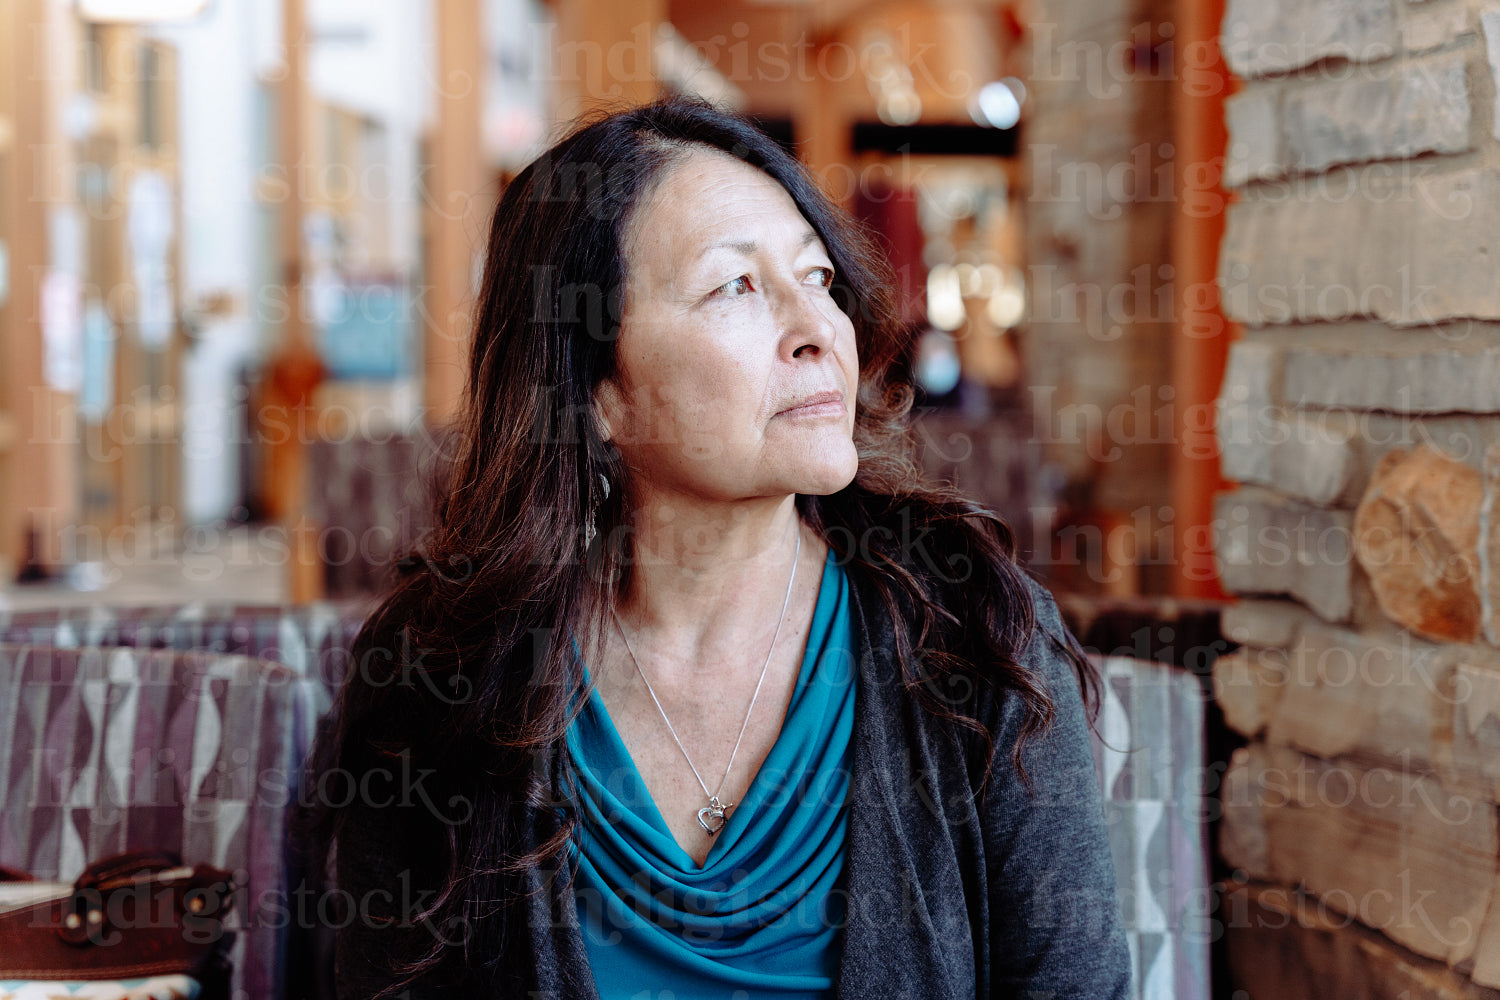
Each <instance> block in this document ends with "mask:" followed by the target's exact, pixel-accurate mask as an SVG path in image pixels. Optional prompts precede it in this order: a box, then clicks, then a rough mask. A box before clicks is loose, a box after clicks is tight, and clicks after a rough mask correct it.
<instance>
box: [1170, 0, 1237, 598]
mask: <svg viewBox="0 0 1500 1000" xmlns="http://www.w3.org/2000/svg"><path fill="white" fill-rule="evenodd" d="M1223 17H1224V0H1204V2H1202V3H1185V4H1179V5H1178V6H1177V17H1176V32H1177V33H1176V38H1175V40H1174V41H1175V44H1176V51H1178V52H1187V51H1192V49H1193V48H1194V47H1202V51H1203V52H1204V53H1207V54H1208V55H1209V56H1210V57H1211V58H1208V59H1204V60H1199V61H1197V66H1198V67H1201V68H1191V69H1185V70H1184V71H1183V72H1182V73H1180V74H1179V75H1178V78H1177V82H1176V91H1175V93H1174V94H1173V106H1172V118H1173V122H1172V126H1173V128H1172V131H1173V136H1172V141H1173V144H1174V145H1175V146H1176V147H1177V152H1176V157H1175V159H1174V163H1175V164H1176V166H1175V178H1174V179H1175V181H1176V190H1177V191H1178V192H1179V193H1178V197H1177V204H1176V215H1175V217H1174V218H1173V221H1172V265H1173V267H1174V268H1175V273H1174V280H1175V282H1176V285H1177V287H1176V296H1177V323H1176V329H1175V330H1174V331H1173V338H1172V385H1173V387H1174V388H1175V389H1176V396H1175V401H1176V404H1177V411H1176V433H1175V435H1174V440H1175V441H1176V447H1175V448H1174V449H1173V451H1172V506H1173V510H1174V514H1175V519H1174V522H1173V530H1174V532H1175V538H1174V542H1175V549H1176V555H1177V559H1176V563H1175V570H1176V573H1175V581H1174V586H1173V592H1174V593H1175V594H1176V595H1177V596H1178V597H1223V596H1224V592H1223V590H1222V588H1221V587H1220V586H1219V581H1218V574H1217V570H1216V567H1215V564H1214V552H1213V538H1212V532H1211V531H1209V530H1207V529H1208V528H1209V527H1210V526H1211V525H1212V524H1213V508H1214V494H1215V493H1216V492H1218V491H1219V490H1220V489H1222V488H1223V486H1224V485H1225V484H1224V481H1223V479H1222V478H1221V477H1220V474H1219V454H1218V447H1217V446H1216V444H1215V441H1214V436H1213V431H1212V429H1210V430H1208V431H1207V432H1205V431H1204V429H1203V426H1202V423H1201V421H1196V420H1194V419H1192V418H1193V417H1194V416H1195V415H1196V414H1198V413H1203V412H1212V411H1211V409H1207V410H1206V409H1205V408H1211V407H1212V406H1213V405H1214V400H1215V399H1216V398H1217V396H1218V392H1219V384H1220V382H1222V381H1223V379H1224V365H1225V361H1226V358H1227V357H1228V352H1229V342H1230V340H1231V339H1232V333H1233V331H1232V329H1231V327H1230V324H1229V322H1228V321H1227V320H1226V319H1225V318H1224V315H1223V313H1222V312H1221V311H1220V309H1219V303H1218V294H1217V288H1218V286H1217V285H1216V284H1215V275H1216V272H1217V270H1218V265H1219V244H1220V242H1221V241H1222V239H1223V237H1224V212H1223V211H1222V209H1221V210H1220V211H1219V212H1217V213H1211V214H1205V213H1203V212H1202V211H1201V208H1202V206H1204V205H1207V204H1218V205H1220V206H1225V207H1227V203H1228V196H1227V195H1226V194H1225V193H1224V192H1223V190H1222V189H1221V188H1220V186H1219V168H1217V167H1215V168H1214V169H1212V170H1200V169H1197V168H1199V167H1200V166H1201V165H1205V164H1215V163H1218V164H1222V163H1223V162H1224V159H1223V158H1224V150H1225V148H1226V147H1227V145H1228V137H1227V134H1226V132H1225V129H1224V98H1225V97H1227V96H1228V95H1229V93H1230V91H1231V88H1232V87H1233V80H1232V79H1231V77H1230V75H1229V71H1228V69H1227V68H1226V67H1225V65H1224V61H1223V59H1222V58H1221V56H1220V54H1219V23H1220V22H1221V20H1222V19H1223ZM1190 208H1192V209H1194V210H1195V211H1193V213H1192V214H1189V209H1190ZM1205 288H1206V289H1211V290H1213V294H1212V296H1211V297H1212V299H1213V301H1212V302H1204V301H1201V297H1200V296H1198V295H1195V294H1192V293H1193V292H1194V291H1195V290H1198V289H1205ZM1205 331H1208V333H1207V334H1205Z"/></svg>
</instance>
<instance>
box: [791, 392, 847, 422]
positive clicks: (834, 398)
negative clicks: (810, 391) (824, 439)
mask: <svg viewBox="0 0 1500 1000" xmlns="http://www.w3.org/2000/svg"><path fill="white" fill-rule="evenodd" d="M843 413H844V394H843V393H842V392H820V393H818V394H817V395H815V396H809V397H808V398H807V399H806V400H804V401H803V402H801V403H798V404H796V405H794V406H789V407H787V408H786V409H784V410H782V411H781V412H780V413H778V414H777V416H779V417H825V416H842V415H843Z"/></svg>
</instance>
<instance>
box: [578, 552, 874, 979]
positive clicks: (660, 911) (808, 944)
mask: <svg viewBox="0 0 1500 1000" xmlns="http://www.w3.org/2000/svg"><path fill="white" fill-rule="evenodd" d="M576 648H577V647H576V645H575V649H576ZM857 649H858V646H857V638H856V636H855V635H854V630H853V621H852V616H851V613H850V604H849V592H848V580H847V579H846V577H845V575H844V571H843V569H842V568H841V567H840V566H839V565H838V564H837V563H836V562H835V561H834V558H833V554H832V552H830V553H829V556H828V558H827V559H826V560H825V562H824V567H823V576H822V580H821V582H820V583H819V589H818V600H817V604H816V607H815V610H814V612H813V620H812V628H811V631H810V632H809V634H808V640H807V651H806V653H805V654H804V655H803V658H802V667H801V670H800V672H799V674H798V677H797V684H796V687H795V689H794V690H793V693H792V699H791V704H790V705H789V707H788V709H787V714H786V719H785V721H784V722H783V724H782V729H781V734H780V735H779V736H778V737H777V740H776V744H775V746H773V747H772V749H771V752H770V754H769V756H767V757H766V759H765V761H764V763H762V765H761V767H760V770H759V771H758V772H756V775H755V778H754V780H753V782H752V783H751V786H750V789H749V791H748V792H747V793H746V795H745V797H744V799H743V800H742V801H741V802H739V803H738V804H736V805H735V807H734V808H733V809H731V810H730V811H729V813H728V814H727V816H726V818H725V821H724V826H723V828H722V829H721V830H720V831H719V833H718V834H717V836H716V837H715V838H714V843H713V846H712V848H711V849H710V850H709V853H708V857H707V859H706V861H705V864H704V866H703V867H702V868H699V867H698V866H697V863H696V862H694V861H693V859H692V858H691V857H689V855H688V853H687V852H686V851H684V850H683V849H682V847H681V845H679V844H678V843H677V840H676V838H674V837H673V836H672V833H671V831H670V830H669V829H668V828H667V824H666V822H665V821H664V820H663V819H662V816H661V813H660V812H659V811H658V810H657V807H656V803H655V802H654V801H652V798H651V794H650V792H649V791H648V789H647V788H646V784H645V781H644V780H643V779H642V778H641V775H640V772H639V771H638V770H637V769H636V767H635V764H634V762H633V761H632V759H631V757H630V753H629V751H628V750H627V749H626V747H625V744H624V743H623V741H622V740H621V739H620V735H619V733H618V732H617V731H616V729H615V727H614V723H613V722H612V721H611V720H610V717H609V712H608V710H607V709H606V708H605V707H604V703H603V701H602V700H601V699H600V697H599V695H598V693H597V692H596V691H592V690H591V689H590V694H589V699H588V702H587V704H586V705H585V706H584V709H583V711H582V712H581V713H580V714H579V715H578V717H577V718H576V719H575V720H574V722H573V724H572V725H571V726H570V727H569V728H568V732H567V749H568V754H569V757H570V758H571V762H572V768H571V770H572V772H573V774H574V777H575V781H576V785H577V788H576V791H575V794H576V799H575V801H576V802H577V803H578V808H579V821H580V822H579V827H578V833H577V835H576V836H575V838H574V841H573V843H572V844H571V845H570V849H569V862H570V864H576V875H575V881H574V901H575V904H576V906H577V911H578V919H579V925H580V929H581V930H582V934H583V941H584V945H585V947H586V949H587V952H588V958H589V965H590V967H591V969H592V971H593V975H594V981H595V983H596V984H597V986H598V989H599V996H600V997H601V998H602V1000H614V998H620V1000H626V998H628V1000H750V998H759V997H778V998H782V997H798V998H813V997H816V998H826V997H829V996H831V995H832V991H833V985H834V977H835V974H836V973H837V971H838V962H839V953H840V948H839V934H840V933H841V929H842V927H843V925H844V922H845V906H844V902H845V896H844V893H843V891H842V889H841V888H840V887H839V885H838V884H839V883H840V880H841V878H842V876H843V872H844V862H845V857H846V853H847V851H846V847H847V844H846V841H847V837H846V834H847V830H848V819H849V813H848V798H849V775H850V770H851V766H852V757H851V745H850V736H851V734H852V732H853V729H854V706H855V676H856V674H857V671H856V669H855V652H856V650H857ZM586 672H587V668H586V667H585V673H586ZM662 729H663V735H668V736H669V734H667V733H666V724H665V723H663V724H662ZM683 766H684V767H686V766H687V761H686V760H684V761H683ZM715 777H718V776H715ZM705 780H710V779H709V778H708V777H705ZM713 787H714V786H713V785H710V788H713ZM705 801H706V799H705Z"/></svg>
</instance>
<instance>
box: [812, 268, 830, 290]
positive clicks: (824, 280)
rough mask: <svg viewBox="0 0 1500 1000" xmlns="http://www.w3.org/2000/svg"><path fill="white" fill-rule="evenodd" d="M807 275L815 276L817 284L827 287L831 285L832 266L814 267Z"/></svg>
mask: <svg viewBox="0 0 1500 1000" xmlns="http://www.w3.org/2000/svg"><path fill="white" fill-rule="evenodd" d="M809 276H816V278H817V282H818V284H820V285H822V286H823V287H824V288H829V287H831V286H832V285H833V268H831V267H815V268H813V269H812V271H811V272H810V275H809Z"/></svg>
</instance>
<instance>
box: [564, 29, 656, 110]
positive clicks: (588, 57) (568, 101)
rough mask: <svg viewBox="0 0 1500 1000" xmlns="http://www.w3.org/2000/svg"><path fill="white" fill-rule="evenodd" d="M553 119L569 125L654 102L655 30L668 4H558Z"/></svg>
mask: <svg viewBox="0 0 1500 1000" xmlns="http://www.w3.org/2000/svg"><path fill="white" fill-rule="evenodd" d="M556 9H557V45H556V46H555V52H554V55H553V58H554V59H556V60H557V62H556V64H555V65H554V66H553V78H554V80H555V81H556V84H557V87H556V91H555V94H554V99H555V101H556V103H555V106H554V116H555V117H557V118H559V119H561V120H564V121H569V120H572V119H574V118H576V117H578V116H579V115H581V114H593V113H597V112H599V111H602V110H613V109H617V108H622V107H630V106H633V105H637V104H647V103H649V102H651V101H653V100H655V99H656V97H657V94H658V92H659V87H658V84H657V80H656V69H655V65H654V63H653V55H652V53H653V50H654V47H655V44H656V37H657V36H656V30H657V28H658V27H660V26H661V25H662V24H664V23H666V21H667V2H666V0H558V2H557V5H556Z"/></svg>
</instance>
